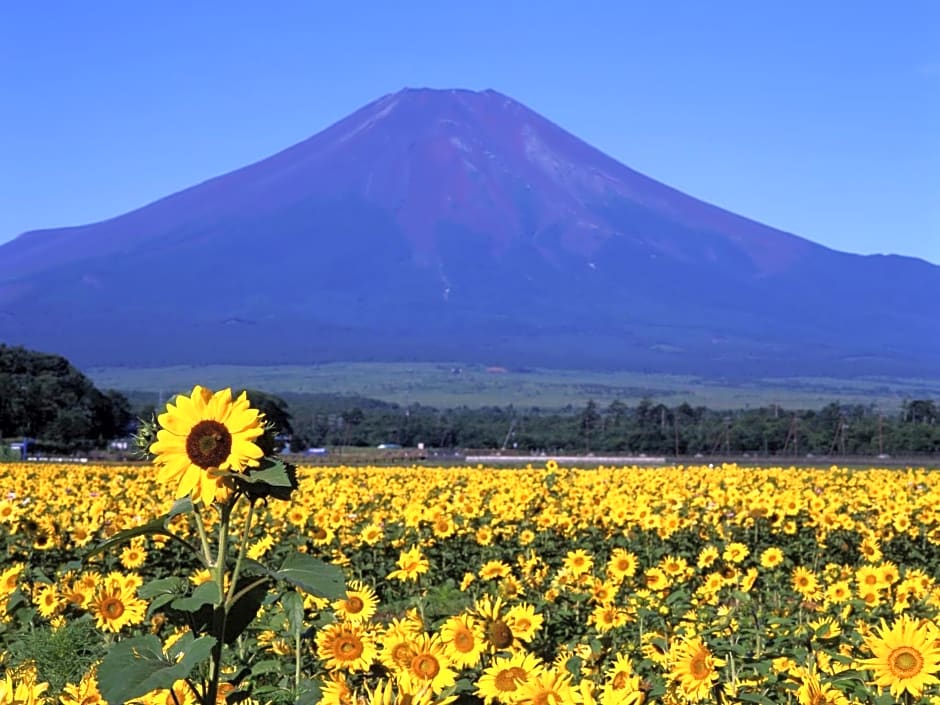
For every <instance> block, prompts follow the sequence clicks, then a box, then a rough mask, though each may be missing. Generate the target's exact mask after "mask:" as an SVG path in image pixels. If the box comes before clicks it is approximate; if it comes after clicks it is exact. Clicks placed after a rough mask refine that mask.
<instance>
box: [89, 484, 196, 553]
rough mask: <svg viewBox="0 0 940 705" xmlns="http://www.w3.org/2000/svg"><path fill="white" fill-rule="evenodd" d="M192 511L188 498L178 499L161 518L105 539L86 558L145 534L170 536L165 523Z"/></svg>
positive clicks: (191, 503)
mask: <svg viewBox="0 0 940 705" xmlns="http://www.w3.org/2000/svg"><path fill="white" fill-rule="evenodd" d="M191 511H193V502H192V500H191V499H190V498H189V497H183V498H182V499H178V500H176V501H175V502H174V503H173V506H172V507H170V511H168V512H167V513H166V514H164V515H163V516H160V517H157V518H156V519H151V520H150V521H148V522H147V523H146V524H141V525H140V526H135V527H133V528H131V529H125V530H124V531H119V532H118V533H116V534H115V535H114V536H112V537H110V538H108V539H105V540H104V541H102V542H101V543H99V544H98V545H97V546H95V547H94V548H92V549H91V551H89V552H88V554H87V555H86V556H85V557H86V558H91V557H92V556H95V555H97V554H99V553H101V552H103V551H107V550H108V549H109V548H112V547H114V546H119V545H121V544H122V543H127V542H128V541H130V540H131V539H134V538H137V537H138V536H146V535H147V534H163V535H164V536H172V535H173V533H172V532H171V531H170V530H169V529H167V528H166V524H167V522H168V521H169V520H170V519H172V518H173V517H175V516H178V515H179V514H186V513H187V512H191Z"/></svg>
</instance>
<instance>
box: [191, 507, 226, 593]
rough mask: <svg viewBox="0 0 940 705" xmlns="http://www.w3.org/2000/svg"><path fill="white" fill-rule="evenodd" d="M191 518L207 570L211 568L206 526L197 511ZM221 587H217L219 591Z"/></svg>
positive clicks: (210, 553)
mask: <svg viewBox="0 0 940 705" xmlns="http://www.w3.org/2000/svg"><path fill="white" fill-rule="evenodd" d="M193 517H194V518H195V520H196V531H197V532H198V533H199V542H200V543H201V544H202V555H203V557H204V563H205V564H206V567H207V568H211V567H212V552H211V551H210V550H209V539H208V537H207V536H206V525H205V524H203V523H202V516H201V515H200V514H199V512H198V511H194V512H193ZM221 588H222V586H221V585H220V586H219V589H221Z"/></svg>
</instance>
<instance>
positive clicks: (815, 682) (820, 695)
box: [796, 668, 849, 705]
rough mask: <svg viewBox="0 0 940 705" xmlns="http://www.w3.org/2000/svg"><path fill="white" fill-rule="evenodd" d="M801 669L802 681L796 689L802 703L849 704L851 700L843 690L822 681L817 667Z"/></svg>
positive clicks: (811, 704)
mask: <svg viewBox="0 0 940 705" xmlns="http://www.w3.org/2000/svg"><path fill="white" fill-rule="evenodd" d="M800 671H801V674H800V676H799V678H800V681H801V683H800V687H799V688H798V689H797V691H796V697H797V698H798V699H799V703H800V705H849V700H848V698H847V697H846V696H845V694H844V693H843V692H842V691H840V690H836V689H835V688H833V687H832V686H831V685H829V684H828V683H822V682H820V680H819V674H818V673H817V672H816V669H815V668H812V669H800Z"/></svg>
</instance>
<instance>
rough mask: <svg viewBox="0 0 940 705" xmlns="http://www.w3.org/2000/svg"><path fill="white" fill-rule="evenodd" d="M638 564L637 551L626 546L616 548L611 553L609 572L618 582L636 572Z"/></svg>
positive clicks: (608, 562) (608, 563) (608, 565)
mask: <svg viewBox="0 0 940 705" xmlns="http://www.w3.org/2000/svg"><path fill="white" fill-rule="evenodd" d="M638 565H639V559H637V557H636V554H635V553H632V552H630V551H628V550H626V549H625V548H615V549H614V550H613V551H611V553H610V560H609V561H607V574H608V575H609V576H610V577H611V578H612V579H614V580H616V581H617V582H622V581H623V580H624V579H625V578H630V577H632V576H633V575H634V573H636V569H637V566H638Z"/></svg>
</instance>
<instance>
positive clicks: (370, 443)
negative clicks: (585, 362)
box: [0, 344, 940, 457]
mask: <svg viewBox="0 0 940 705" xmlns="http://www.w3.org/2000/svg"><path fill="white" fill-rule="evenodd" d="M248 392H249V398H250V399H251V400H252V403H253V404H254V405H255V406H256V407H258V408H260V409H261V410H262V411H264V412H265V415H266V416H267V418H268V419H269V420H270V421H271V422H272V423H274V424H275V425H276V426H277V427H278V429H279V430H280V433H281V439H282V442H283V443H285V444H289V445H290V448H291V450H295V451H303V450H305V449H307V448H311V447H321V446H360V447H375V446H377V445H379V444H388V443H395V444H399V445H401V446H403V447H415V446H417V445H418V444H424V446H425V447H426V448H444V449H460V450H463V449H481V450H482V449H505V450H516V451H521V452H526V453H533V452H535V453H538V452H544V453H562V452H564V453H596V454H600V453H617V454H641V453H645V454H647V455H663V456H695V455H705V456H708V455H741V454H745V453H747V454H753V455H758V456H763V457H770V456H783V457H787V456H793V457H796V456H805V455H807V454H813V455H840V456H850V455H859V456H878V455H881V454H887V455H894V456H904V455H923V454H931V453H937V452H940V423H938V421H940V407H938V404H937V402H935V401H933V400H929V399H911V400H906V401H904V402H903V403H901V404H900V405H899V407H898V409H897V410H896V412H895V413H890V414H889V413H883V412H879V411H878V410H877V409H876V408H875V407H874V406H866V405H861V404H848V405H847V404H839V403H831V404H829V405H827V406H825V407H823V408H821V409H802V410H796V411H794V410H787V409H783V408H781V407H779V406H774V405H769V406H765V407H760V408H752V409H739V410H735V411H722V410H716V409H709V408H706V407H704V406H696V407H693V406H691V405H689V404H678V405H675V406H666V405H665V404H662V403H657V402H656V401H654V400H653V399H643V400H641V401H640V402H639V403H638V404H636V405H635V406H628V405H627V404H625V403H624V402H621V401H614V402H612V403H610V404H608V405H606V406H600V405H598V404H596V403H595V402H593V401H589V402H587V403H586V404H585V405H583V406H579V407H574V406H569V407H566V408H564V409H558V410H545V409H537V408H529V409H519V408H515V407H513V406H505V407H497V406H488V407H482V408H468V407H459V408H449V409H437V408H432V407H427V406H421V405H417V404H413V405H408V406H400V405H397V404H392V403H387V402H382V401H378V400H374V399H367V398H364V397H350V396H340V395H323V394H283V395H280V396H276V395H273V394H268V393H265V392H262V391H257V390H248ZM165 401H166V400H162V399H159V400H158V399H155V398H154V395H152V394H145V393H128V394H127V395H125V394H122V393H120V392H116V391H112V390H105V391H101V390H98V389H97V388H96V387H95V386H94V384H92V382H91V381H90V380H89V379H88V378H87V377H85V376H84V375H83V374H82V373H81V372H80V371H79V370H77V369H76V368H75V367H73V366H72V365H71V364H69V362H68V361H67V360H66V359H65V358H63V357H61V356H58V355H50V354H45V353H38V352H33V351H29V350H25V349H24V348H18V347H8V346H5V345H2V344H0V439H4V438H5V439H7V440H21V439H22V438H24V437H25V438H29V439H32V440H31V444H32V446H33V447H35V448H37V449H41V450H49V451H61V452H69V451H75V450H84V449H91V448H103V447H105V446H106V445H107V443H108V441H110V440H112V439H116V438H122V437H123V438H127V437H128V436H130V435H131V434H133V433H134V430H135V420H136V419H138V418H143V419H149V418H151V416H152V415H153V414H154V413H159V412H161V411H162V410H163V404H164V403H165ZM158 407H159V408H158ZM2 446H3V444H2V443H0V447H2Z"/></svg>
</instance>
